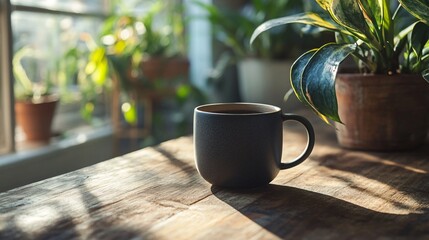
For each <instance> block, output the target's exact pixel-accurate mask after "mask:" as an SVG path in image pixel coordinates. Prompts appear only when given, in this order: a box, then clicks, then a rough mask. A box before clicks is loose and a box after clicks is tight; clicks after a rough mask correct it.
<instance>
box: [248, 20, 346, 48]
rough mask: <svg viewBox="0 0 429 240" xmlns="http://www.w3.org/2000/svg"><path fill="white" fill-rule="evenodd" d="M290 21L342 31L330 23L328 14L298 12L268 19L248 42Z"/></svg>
mask: <svg viewBox="0 0 429 240" xmlns="http://www.w3.org/2000/svg"><path fill="white" fill-rule="evenodd" d="M290 23H301V24H306V25H312V26H316V27H321V28H325V29H327V30H331V31H342V30H343V29H342V28H341V27H339V26H337V25H335V24H334V23H332V22H331V21H330V19H329V17H328V16H326V15H321V14H317V13H311V12H309V13H299V14H295V15H291V16H287V17H281V18H275V19H271V20H268V21H266V22H264V23H262V24H261V25H259V26H258V27H257V28H256V29H255V31H254V32H253V34H252V37H251V38H250V43H253V41H254V40H255V39H256V38H257V37H258V36H259V35H260V34H261V33H263V32H265V31H267V30H269V29H271V28H273V27H277V26H282V25H285V24H290Z"/></svg>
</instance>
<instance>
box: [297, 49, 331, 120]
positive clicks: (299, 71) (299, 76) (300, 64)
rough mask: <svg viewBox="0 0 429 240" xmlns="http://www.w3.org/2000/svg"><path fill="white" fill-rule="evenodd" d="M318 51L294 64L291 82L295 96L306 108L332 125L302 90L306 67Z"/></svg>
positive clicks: (305, 55)
mask: <svg viewBox="0 0 429 240" xmlns="http://www.w3.org/2000/svg"><path fill="white" fill-rule="evenodd" d="M316 51H317V49H313V50H310V51H308V52H306V53H304V54H303V55H301V56H300V57H299V58H298V59H297V60H296V61H295V62H294V63H293V64H292V67H291V71H290V72H291V77H290V82H291V86H292V89H293V91H294V92H295V95H296V96H297V98H298V99H299V100H300V101H301V102H303V103H304V104H305V105H306V106H309V107H311V108H312V109H313V111H314V112H316V114H317V115H318V116H319V117H320V118H321V119H322V120H323V121H325V122H326V123H327V124H330V123H329V121H328V119H327V118H326V117H325V116H324V115H323V114H321V113H320V112H318V111H317V110H316V109H315V108H314V107H313V106H311V104H310V103H309V102H307V99H306V98H305V95H304V91H303V90H302V74H303V72H304V69H305V67H306V66H307V64H308V62H309V61H310V59H311V57H313V55H314V53H315V52H316Z"/></svg>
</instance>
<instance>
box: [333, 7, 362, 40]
mask: <svg viewBox="0 0 429 240" xmlns="http://www.w3.org/2000/svg"><path fill="white" fill-rule="evenodd" d="M330 13H331V14H332V15H333V18H334V20H335V21H336V22H337V23H338V24H340V25H343V26H345V27H346V28H347V29H348V30H349V31H350V32H353V33H355V34H356V35H357V36H359V38H361V39H367V36H368V35H369V34H370V30H369V28H368V25H367V24H366V21H365V18H364V16H363V13H362V11H361V9H360V7H359V4H358V2H357V1H356V0H333V1H332V3H331V10H330Z"/></svg>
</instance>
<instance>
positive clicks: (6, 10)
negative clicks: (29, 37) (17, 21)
mask: <svg viewBox="0 0 429 240" xmlns="http://www.w3.org/2000/svg"><path fill="white" fill-rule="evenodd" d="M11 9H12V8H11V4H10V1H9V0H0V78H1V81H0V112H1V113H2V114H1V115H0V128H1V129H0V131H1V132H2V133H1V134H2V135H3V136H4V139H0V141H1V142H0V154H4V153H10V152H13V151H15V114H14V113H15V111H14V107H13V106H14V91H13V74H12V23H11Z"/></svg>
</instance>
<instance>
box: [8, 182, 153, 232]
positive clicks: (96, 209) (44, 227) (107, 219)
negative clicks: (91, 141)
mask: <svg viewBox="0 0 429 240" xmlns="http://www.w3.org/2000/svg"><path fill="white" fill-rule="evenodd" d="M75 176H76V175H75ZM77 177H79V176H77ZM82 179H86V178H82ZM77 184H78V185H79V187H78V188H77V189H78V191H79V194H80V196H79V197H77V198H76V195H74V196H73V197H72V196H70V199H69V201H64V198H60V200H57V199H55V198H54V199H51V200H48V201H42V202H40V203H35V204H34V203H33V204H32V206H31V208H29V209H27V208H26V206H25V205H21V206H19V208H20V209H19V210H14V214H13V215H9V216H8V217H6V218H4V219H5V224H4V225H3V226H1V225H0V239H8V240H9V239H20V240H25V239H43V240H45V239H103V240H104V239H132V238H141V237H142V236H141V233H142V232H145V237H149V236H150V232H148V231H144V230H143V229H142V228H141V227H140V228H139V229H138V230H137V229H133V228H131V227H128V226H124V225H123V224H120V222H121V221H118V220H120V217H121V214H120V213H121V210H122V209H121V208H120V207H119V209H117V213H118V214H116V215H114V214H110V215H109V214H107V213H109V212H110V211H109V210H108V209H106V208H109V207H110V208H111V206H110V205H112V204H114V203H111V204H106V203H103V202H101V201H100V199H99V198H98V197H97V196H96V195H94V194H93V193H91V191H90V190H89V189H88V187H87V186H86V184H85V180H82V181H80V182H79V183H77ZM39 191H42V192H38V193H37V194H43V190H42V189H39ZM45 191H46V192H49V190H45ZM65 194H67V193H66V192H65ZM77 199H80V201H76V200H77ZM75 201H76V202H75ZM80 207H84V208H85V210H84V211H80V210H76V209H79V208H80ZM126 210H127V209H123V211H126ZM2 214H8V213H7V212H6V213H2ZM34 214H35V215H34ZM41 216H44V217H43V218H42V217H41ZM35 220H37V222H34V221H35ZM31 222H34V224H32V223H31Z"/></svg>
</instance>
